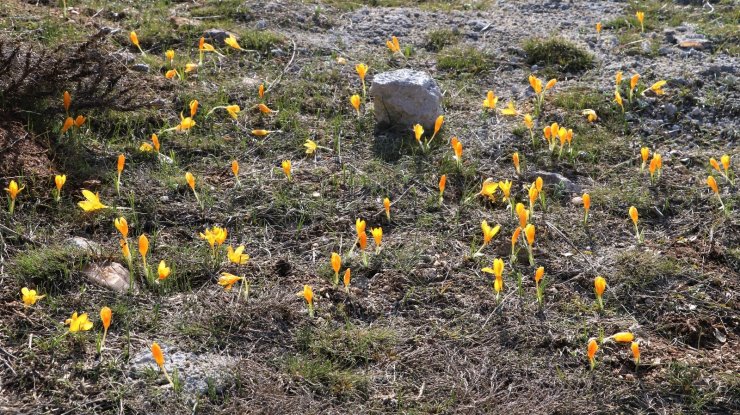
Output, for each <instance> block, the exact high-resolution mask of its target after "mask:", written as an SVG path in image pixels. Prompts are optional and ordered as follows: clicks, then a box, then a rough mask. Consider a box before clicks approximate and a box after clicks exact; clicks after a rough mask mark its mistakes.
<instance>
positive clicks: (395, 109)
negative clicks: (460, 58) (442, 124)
mask: <svg viewBox="0 0 740 415" xmlns="http://www.w3.org/2000/svg"><path fill="white" fill-rule="evenodd" d="M370 95H371V96H372V97H373V98H374V107H375V120H376V121H377V123H378V125H379V126H381V127H392V128H397V129H400V130H410V129H411V128H413V126H414V124H421V126H422V127H424V129H425V130H427V131H428V132H429V133H428V134H431V132H432V130H433V129H434V122H435V121H436V119H437V117H438V116H440V115H442V91H441V90H440V89H439V86H437V82H435V81H434V79H433V78H432V77H431V76H429V74H427V73H425V72H420V71H413V70H411V69H399V70H396V71H391V72H383V73H380V74H378V75H376V76H375V78H374V79H373V83H372V86H371V87H370Z"/></svg>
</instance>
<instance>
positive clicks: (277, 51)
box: [270, 48, 285, 56]
mask: <svg viewBox="0 0 740 415" xmlns="http://www.w3.org/2000/svg"><path fill="white" fill-rule="evenodd" d="M270 54H272V55H273V56H285V52H283V50H282V49H280V48H276V49H272V50H270Z"/></svg>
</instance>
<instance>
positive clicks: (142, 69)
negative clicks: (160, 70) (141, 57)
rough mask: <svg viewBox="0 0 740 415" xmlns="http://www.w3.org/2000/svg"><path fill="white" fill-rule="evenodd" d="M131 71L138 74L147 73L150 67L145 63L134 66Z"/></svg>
mask: <svg viewBox="0 0 740 415" xmlns="http://www.w3.org/2000/svg"><path fill="white" fill-rule="evenodd" d="M131 69H133V70H134V71H136V72H142V73H147V72H149V65H147V64H145V63H137V64H136V65H134V66H132V67H131Z"/></svg>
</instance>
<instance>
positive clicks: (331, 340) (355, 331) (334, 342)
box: [296, 325, 396, 368]
mask: <svg viewBox="0 0 740 415" xmlns="http://www.w3.org/2000/svg"><path fill="white" fill-rule="evenodd" d="M296 342H297V343H298V347H299V349H301V350H302V351H303V352H305V353H308V354H310V355H312V356H315V357H320V358H322V359H325V360H328V361H331V362H332V363H333V364H335V365H338V366H339V367H342V368H355V367H357V366H361V365H365V364H368V363H369V362H374V361H378V360H383V359H384V358H385V357H387V356H388V355H389V354H390V352H391V350H392V348H393V346H394V345H395V342H396V334H395V332H393V331H392V330H391V329H388V328H381V327H378V328H375V327H369V328H364V327H355V326H349V325H348V326H346V327H342V328H339V329H328V330H321V331H318V330H316V329H314V328H311V327H306V328H303V329H302V330H300V331H299V332H298V334H297V335H296Z"/></svg>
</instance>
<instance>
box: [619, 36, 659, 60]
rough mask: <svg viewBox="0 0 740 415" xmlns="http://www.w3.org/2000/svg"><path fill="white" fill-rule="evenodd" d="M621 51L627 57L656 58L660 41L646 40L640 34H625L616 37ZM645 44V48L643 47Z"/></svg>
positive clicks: (656, 39)
mask: <svg viewBox="0 0 740 415" xmlns="http://www.w3.org/2000/svg"><path fill="white" fill-rule="evenodd" d="M617 42H619V45H620V47H622V51H623V52H624V53H625V54H627V55H641V56H648V57H655V56H658V50H659V49H660V39H658V38H655V39H647V38H645V37H643V35H642V34H640V33H634V32H625V33H620V34H618V35H617ZM646 42H647V46H646V45H645V44H646Z"/></svg>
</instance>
